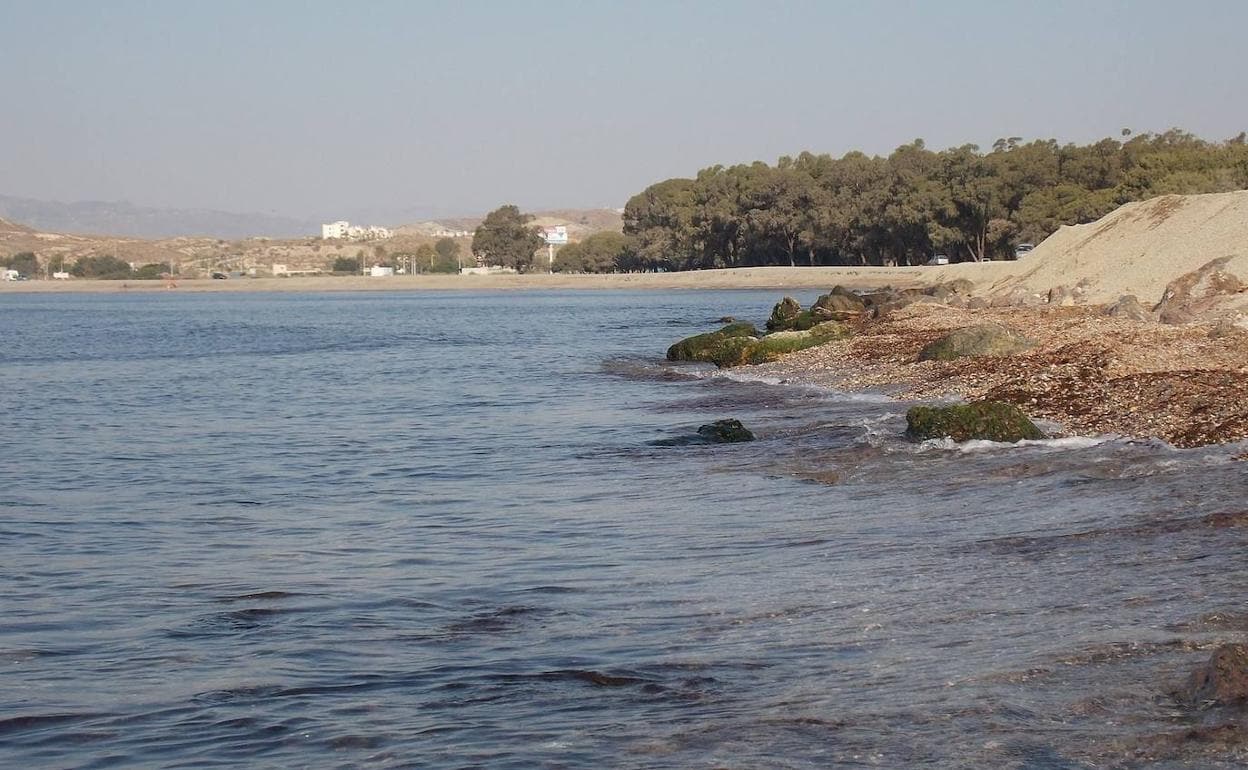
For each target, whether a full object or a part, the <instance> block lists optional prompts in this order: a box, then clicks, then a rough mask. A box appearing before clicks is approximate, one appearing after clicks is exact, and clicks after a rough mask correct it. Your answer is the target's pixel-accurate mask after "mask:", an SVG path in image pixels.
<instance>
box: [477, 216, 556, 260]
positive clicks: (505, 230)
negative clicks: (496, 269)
mask: <svg viewBox="0 0 1248 770" xmlns="http://www.w3.org/2000/svg"><path fill="white" fill-rule="evenodd" d="M531 221H533V217H532V216H530V215H528V214H522V213H521V212H520V209H519V208H518V207H516V206H513V205H510V204H509V205H505V206H499V207H498V208H497V209H495V210H493V211H491V212H490V213H489V214H488V215H486V217H485V221H484V222H482V223H481V225H480V226H479V227H478V228H477V230H476V232H475V233H473V236H472V253H473V254H474V255H475V256H476V257H477V258H478V259H480V260H481V261H483V262H485V263H486V264H490V265H498V266H500V267H510V268H514V269H515V270H519V271H520V272H524V271H525V270H527V269H529V268H530V267H531V266H532V265H533V255H534V253H535V252H536V251H537V250H538V249H539V248H540V247H541V246H542V243H543V238H542V236H541V235H540V234H538V230H537V228H536V227H530V226H529V222H531Z"/></svg>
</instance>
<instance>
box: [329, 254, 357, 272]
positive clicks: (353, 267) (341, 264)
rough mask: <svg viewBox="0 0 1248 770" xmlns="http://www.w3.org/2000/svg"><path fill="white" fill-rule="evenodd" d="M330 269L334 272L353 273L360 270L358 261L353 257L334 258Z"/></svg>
mask: <svg viewBox="0 0 1248 770" xmlns="http://www.w3.org/2000/svg"><path fill="white" fill-rule="evenodd" d="M330 270H331V271H332V272H335V273H351V274H352V275H354V274H356V273H358V272H360V261H359V260H358V259H355V258H353V257H338V258H337V259H335V260H334V264H333V265H332V266H331V267H330Z"/></svg>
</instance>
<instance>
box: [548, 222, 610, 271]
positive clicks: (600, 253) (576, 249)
mask: <svg viewBox="0 0 1248 770" xmlns="http://www.w3.org/2000/svg"><path fill="white" fill-rule="evenodd" d="M627 252H628V239H627V238H625V237H624V236H623V235H621V234H620V233H616V232H610V231H607V232H602V233H594V234H593V235H591V236H589V237H588V238H586V239H585V240H583V241H581V242H580V243H570V244H568V245H567V246H564V247H563V248H561V249H559V251H557V252H556V253H555V264H554V271H555V272H556V273H614V272H615V271H617V270H620V269H621V266H620V265H621V262H622V261H624V257H625V255H626V254H627Z"/></svg>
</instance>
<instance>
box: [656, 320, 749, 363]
mask: <svg viewBox="0 0 1248 770" xmlns="http://www.w3.org/2000/svg"><path fill="white" fill-rule="evenodd" d="M757 336H759V335H758V329H756V328H754V324H752V323H749V322H747V321H738V322H736V323H731V324H728V325H727V326H725V327H723V328H722V329H720V330H719V331H714V332H707V333H706V334H695V335H693V336H692V337H686V338H685V339H683V340H681V341H680V342H677V343H675V344H674V345H672V346H671V347H669V348H668V349H667V360H668V361H706V362H709V361H711V359H712V353H713V352H714V350H715V348H716V346H718V345H719V344H720V343H721V342H723V341H724V340H727V339H732V338H736V337H747V338H754V337H757Z"/></svg>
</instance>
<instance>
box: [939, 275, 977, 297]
mask: <svg viewBox="0 0 1248 770" xmlns="http://www.w3.org/2000/svg"><path fill="white" fill-rule="evenodd" d="M941 286H943V287H945V288H946V289H948V290H949V293H950V294H957V295H960V296H963V297H969V296H971V294H973V293H974V292H975V282H974V281H971V280H969V279H966V278H957V279H954V280H952V281H945V282H944V283H942V284H941Z"/></svg>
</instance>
